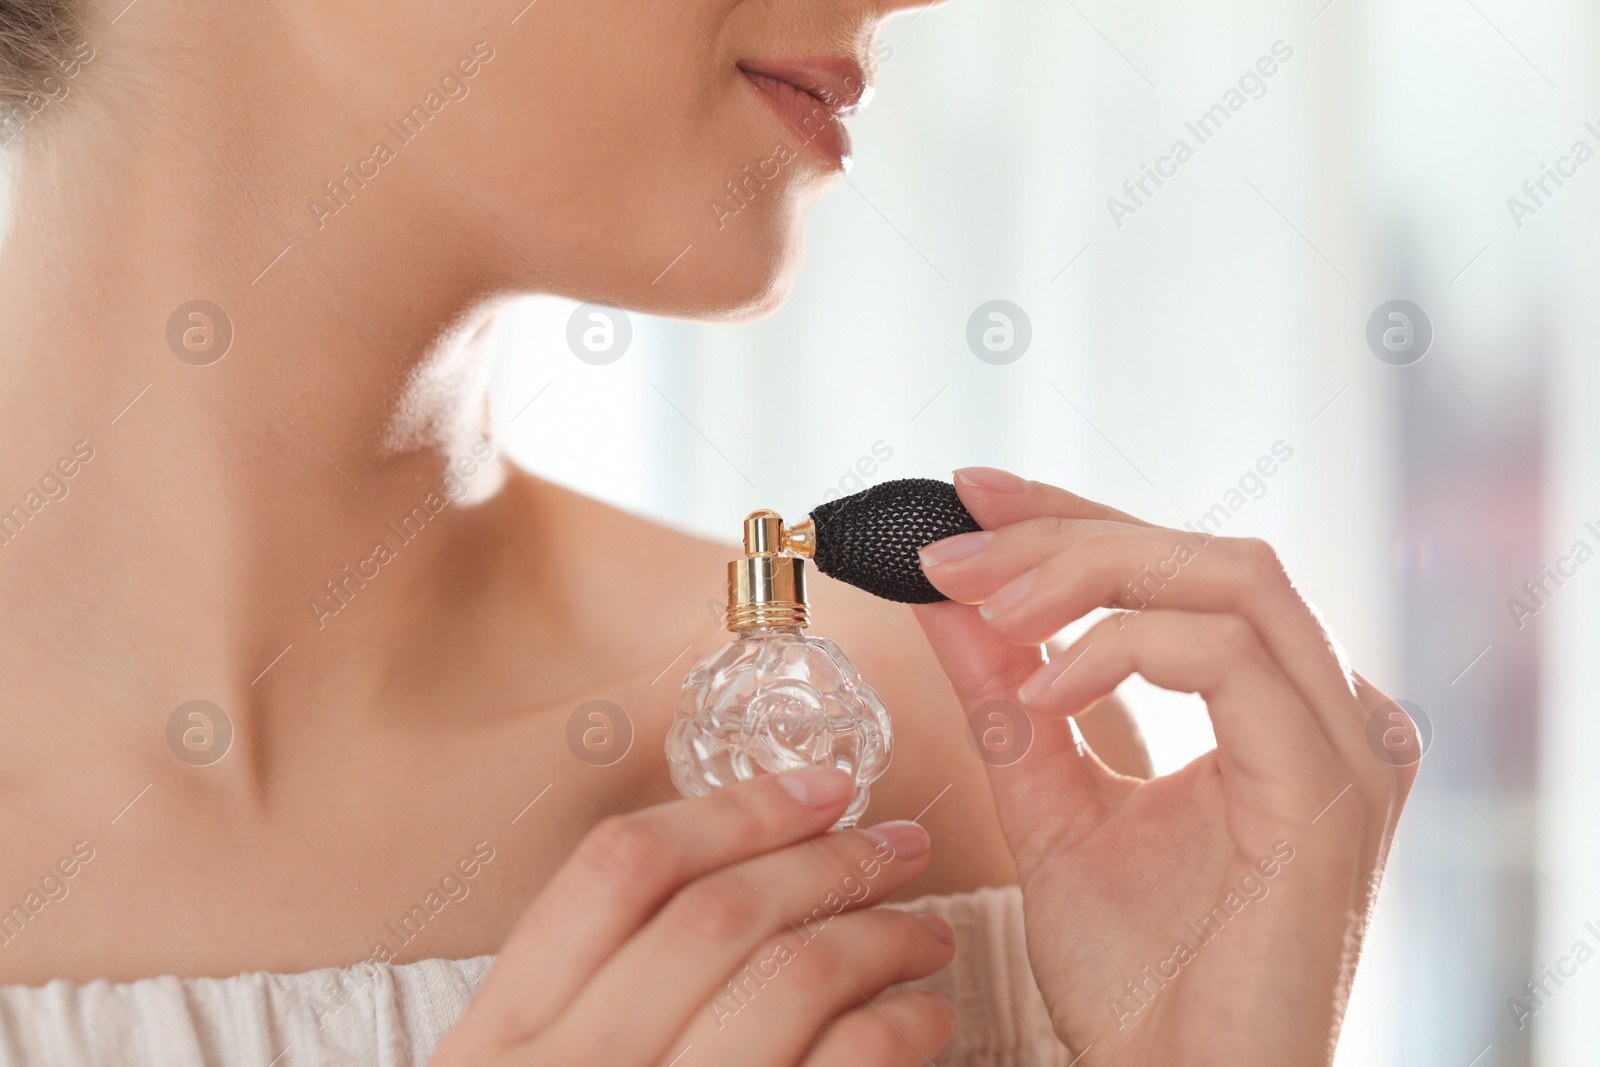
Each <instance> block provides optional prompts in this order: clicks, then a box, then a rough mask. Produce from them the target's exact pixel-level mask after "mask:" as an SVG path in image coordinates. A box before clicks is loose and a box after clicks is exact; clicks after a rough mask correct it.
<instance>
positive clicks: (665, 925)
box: [434, 769, 955, 1067]
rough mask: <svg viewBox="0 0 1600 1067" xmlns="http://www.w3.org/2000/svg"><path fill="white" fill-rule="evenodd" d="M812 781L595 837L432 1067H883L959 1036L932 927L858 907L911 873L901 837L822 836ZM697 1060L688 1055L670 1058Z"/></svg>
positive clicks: (924, 1054) (616, 823)
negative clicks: (937, 979)
mask: <svg viewBox="0 0 1600 1067" xmlns="http://www.w3.org/2000/svg"><path fill="white" fill-rule="evenodd" d="M850 789H851V783H850V779H849V777H848V776H847V775H845V774H844V773H842V772H840V771H836V770H831V769H809V770H802V771H796V772H793V773H790V774H785V775H779V776H764V777H761V778H758V779H756V780H754V781H751V782H744V783H740V784H738V785H733V786H729V787H727V788H725V789H719V790H717V791H716V792H714V793H712V794H711V795H710V796H708V797H704V798H700V799H696V800H687V801H679V802H674V803H669V804H661V805H658V806H656V807H653V808H646V809H644V810H641V811H637V812H633V813H631V814H628V815H621V816H616V817H613V818H610V819H607V820H606V821H605V822H602V823H600V824H599V825H598V826H596V827H595V828H594V829H593V830H592V831H590V833H589V834H588V835H587V836H586V837H585V838H584V839H583V841H582V842H581V843H580V844H579V846H578V848H577V849H576V850H575V851H574V852H573V855H572V856H571V858H569V859H568V860H567V862H566V863H565V864H563V865H562V867H561V869H560V870H558V871H557V872H556V874H555V875H554V877H552V878H551V880H550V882H549V884H548V885H546V886H545V888H544V889H543V890H542V891H541V892H540V893H539V895H538V896H537V897H536V898H534V901H533V903H532V904H530V905H529V906H528V910H527V911H526V912H525V913H524V914H523V916H522V919H521V920H520V921H519V922H518V923H517V926H516V928H515V929H514V930H513V931H512V932H511V936H510V937H509V938H507V940H506V943H505V946H504V947H503V948H502V950H501V954H500V958H499V960H498V961H497V962H496V964H495V966H494V969H493V970H492V971H491V972H490V973H489V976H488V978H487V979H486V980H485V981H484V984H483V988H482V989H481V990H479V992H478V995H477V997H476V999H475V1000H474V1001H473V1003H472V1005H471V1007H470V1008H469V1009H468V1011H467V1013H466V1015H465V1016H464V1017H463V1018H462V1019H461V1021H460V1023H458V1024H457V1026H456V1027H455V1029H454V1030H452V1031H451V1032H450V1033H449V1034H447V1035H446V1036H445V1039H444V1041H443V1042H442V1043H441V1044H440V1046H439V1050H438V1053H437V1054H436V1056H435V1057H434V1064H435V1067H489V1065H495V1067H498V1065H502V1064H503V1065H505V1067H513V1065H516V1067H525V1065H527V1064H529V1063H533V1064H549V1063H559V1064H562V1065H564V1067H565V1065H586V1064H594V1065H603V1067H664V1065H667V1064H677V1063H678V1062H679V1057H684V1058H683V1060H682V1064H683V1067H688V1065H690V1064H693V1065H694V1067H702V1065H705V1067H713V1065H722V1064H726V1065H733V1064H738V1065H740V1067H769V1065H770V1067H789V1065H793V1064H803V1065H805V1067H824V1065H834V1064H837V1065H839V1067H847V1065H848V1067H899V1065H901V1064H905V1065H908V1067H910V1065H915V1064H923V1063H925V1062H927V1060H928V1058H929V1057H931V1056H933V1055H934V1054H936V1053H937V1052H938V1051H939V1050H940V1049H941V1048H943V1047H944V1046H945V1044H946V1043H948V1042H949V1040H950V1039H951V1037H952V1036H954V1034H955V1015H954V1012H953V1011H952V1009H951V1007H950V1005H949V1004H948V1003H947V1002H946V1001H945V1000H944V999H943V998H942V997H939V996H937V995H935V994H932V993H924V992H900V993H895V994H892V995H890V996H888V997H885V998H880V999H877V1000H875V1001H874V1000H869V998H872V997H876V996H877V995H878V994H879V993H881V992H882V991H883V990H885V989H887V988H888V987H889V986H892V985H896V984H898V983H900V982H907V981H912V980H914V979H917V978H922V977H925V976H927V975H929V974H931V973H933V972H934V971H937V970H939V969H940V968H942V967H944V966H945V965H946V964H948V963H949V962H950V960H951V958H952V957H953V955H954V954H955V948H954V945H953V937H952V934H951V930H950V927H949V925H948V924H946V923H945V922H944V921H943V920H942V919H939V918H936V917H934V916H918V915H913V914H909V913H906V912H900V911H891V910H886V909H876V908H868V907H867V905H869V904H873V903H877V902H879V901H882V900H883V899H885V898H887V897H888V896H889V895H890V894H891V893H893V892H894V891H895V890H897V889H899V888H900V887H901V886H903V885H905V884H906V883H908V882H910V881H911V880H912V879H913V878H915V877H916V876H917V875H918V874H920V873H922V871H923V869H924V868H925V867H926V866H927V863H928V838H927V834H926V833H925V832H924V831H923V829H922V828H921V827H920V826H917V825H916V824H914V823H885V824H883V825H881V826H877V827H874V828H872V829H869V830H865V831H859V830H852V831H846V832H843V833H832V834H831V833H826V832H825V831H826V830H827V829H828V827H830V826H832V825H833V823H834V822H835V821H836V820H837V819H838V818H839V816H840V815H841V814H842V813H843V812H844V809H845V806H846V804H847V803H848V801H849V798H850ZM688 1049H693V1052H692V1054H691V1055H689V1056H687V1057H685V1052H686V1050H688Z"/></svg>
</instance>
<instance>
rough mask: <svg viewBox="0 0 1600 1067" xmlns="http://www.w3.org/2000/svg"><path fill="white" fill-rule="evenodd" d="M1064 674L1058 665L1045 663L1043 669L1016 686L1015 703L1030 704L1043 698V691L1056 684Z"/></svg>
mask: <svg viewBox="0 0 1600 1067" xmlns="http://www.w3.org/2000/svg"><path fill="white" fill-rule="evenodd" d="M1065 673H1066V671H1065V670H1064V669H1062V668H1061V667H1059V665H1057V664H1054V663H1046V664H1045V665H1044V666H1043V667H1040V668H1039V669H1038V670H1036V671H1034V672H1033V673H1032V674H1030V675H1028V678H1027V680H1026V681H1024V682H1023V683H1022V684H1021V685H1019V686H1017V703H1019V704H1032V703H1033V702H1034V701H1036V700H1038V699H1039V698H1040V697H1042V696H1044V694H1045V691H1046V690H1047V689H1049V688H1050V687H1051V686H1052V685H1054V684H1055V683H1056V679H1057V678H1059V677H1061V675H1063V674H1065Z"/></svg>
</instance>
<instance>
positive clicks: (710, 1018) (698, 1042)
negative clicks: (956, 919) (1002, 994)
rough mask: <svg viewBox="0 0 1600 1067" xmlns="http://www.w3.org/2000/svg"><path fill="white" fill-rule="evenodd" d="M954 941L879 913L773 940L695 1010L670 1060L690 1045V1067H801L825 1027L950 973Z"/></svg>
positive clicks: (928, 919)
mask: <svg viewBox="0 0 1600 1067" xmlns="http://www.w3.org/2000/svg"><path fill="white" fill-rule="evenodd" d="M954 941H955V935H954V933H953V932H952V931H951V929H950V925H949V924H948V923H946V922H945V921H944V920H943V919H941V918H939V917H937V916H933V915H928V916H921V917H919V916H918V915H916V914H913V913H909V912H902V911H894V910H890V909H887V908H885V909H875V910H871V911H859V912H853V913H850V914H846V915H841V916H839V917H838V918H836V919H834V920H833V921H832V922H831V923H829V924H828V925H826V926H823V927H821V928H818V929H807V928H802V929H800V930H798V931H796V932H792V933H786V934H784V935H782V936H781V937H777V938H773V939H771V940H770V941H768V942H767V943H765V944H763V945H762V946H761V950H760V951H759V952H757V953H755V954H753V955H752V956H751V957H750V959H749V961H748V964H747V966H746V967H745V968H744V969H742V970H740V971H738V972H737V973H735V974H733V975H732V978H731V980H730V981H728V982H727V983H726V984H725V985H724V986H722V987H721V988H720V989H719V990H718V993H717V996H716V998H715V999H712V1000H710V1001H709V1003H704V1005H703V1006H702V1007H700V1008H699V1010H698V1011H697V1013H696V1014H695V1016H694V1019H693V1021H692V1022H691V1023H690V1025H689V1027H688V1028H687V1029H686V1030H685V1031H683V1032H682V1036H681V1038H680V1039H679V1040H676V1041H673V1042H672V1043H671V1045H672V1051H673V1052H676V1051H677V1050H678V1049H680V1048H682V1047H683V1046H684V1045H692V1046H694V1047H695V1049H696V1052H697V1053H698V1052H699V1051H700V1050H706V1051H707V1053H708V1055H707V1056H706V1057H705V1058H704V1059H700V1058H699V1057H698V1056H697V1062H706V1061H707V1060H709V1061H710V1063H711V1064H713V1065H718V1067H720V1065H726V1067H735V1065H737V1067H764V1065H767V1064H772V1065H778V1064H782V1065H785V1067H786V1065H788V1064H792V1063H796V1062H800V1061H801V1060H802V1059H803V1057H804V1056H805V1055H806V1051H807V1049H809V1048H811V1046H812V1045H813V1043H814V1042H816V1041H817V1035H818V1034H819V1033H821V1032H824V1031H826V1030H827V1029H828V1028H829V1026H830V1023H831V1022H832V1021H833V1020H835V1019H837V1018H839V1017H840V1016H843V1015H848V1014H850V1013H853V1012H854V1011H855V1009H857V1008H864V1007H867V1006H868V1005H867V1004H866V1003H864V1002H865V1001H868V1000H870V998H872V997H874V996H877V995H878V994H879V993H881V992H883V991H884V990H885V989H887V988H889V987H890V986H893V985H898V984H899V983H901V982H910V981H915V980H916V979H918V978H925V977H927V976H928V975H930V974H932V973H933V972H935V971H937V970H939V969H941V968H942V967H944V966H946V965H947V964H949V962H950V960H951V959H953V958H954V956H955V944H954ZM868 1062H871V1061H868Z"/></svg>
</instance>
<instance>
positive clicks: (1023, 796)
mask: <svg viewBox="0 0 1600 1067" xmlns="http://www.w3.org/2000/svg"><path fill="white" fill-rule="evenodd" d="M913 611H914V613H915V614H916V616H917V621H918V622H919V623H921V624H922V629H923V632H924V633H926V634H927V636H928V642H929V644H931V645H932V646H933V650H934V652H935V653H936V654H937V655H938V657H939V662H940V664H942V665H943V667H944V669H945V674H946V676H947V677H948V678H949V679H950V684H951V686H952V687H953V688H954V689H955V692H956V696H957V698H958V699H959V700H960V701H961V708H962V712H963V714H964V715H965V716H966V717H967V722H968V724H969V725H968V726H967V729H968V731H969V735H970V733H971V732H973V724H974V723H975V722H976V724H977V725H978V726H979V727H980V728H981V726H982V724H983V719H984V716H985V709H989V708H999V709H1000V710H1001V712H1002V713H1008V714H1011V715H1018V714H1020V715H1021V716H1023V719H1022V720H1021V723H1019V725H1024V726H1025V728H1026V729H1028V730H1029V731H1030V732H1031V741H1029V742H1028V745H1029V747H1028V749H1027V753H1026V755H1024V756H1023V757H1022V758H1021V759H1020V760H1018V761H1016V762H1015V763H1011V762H1004V763H1002V762H996V761H990V760H985V761H984V762H985V763H986V765H987V770H988V776H989V785H990V788H991V789H992V790H993V792H994V798H995V805H996V808H997V809H998V811H999V814H1000V825H1001V827H1002V829H1003V830H1004V831H1005V833H1006V841H1007V843H1008V844H1009V845H1010V846H1011V849H1012V851H1013V852H1015V851H1016V850H1017V848H1018V847H1019V846H1020V844H1021V841H1020V839H1019V838H1018V837H1016V836H1014V835H1017V834H1023V833H1026V832H1027V829H1028V828H1029V827H1035V826H1040V825H1046V824H1048V822H1049V821H1050V819H1051V818H1052V815H1051V813H1052V812H1053V811H1054V810H1055V809H1056V807H1058V806H1059V804H1060V797H1059V796H1058V795H1057V793H1056V792H1055V790H1056V789H1057V788H1060V789H1063V790H1064V791H1066V792H1067V793H1068V794H1070V795H1071V796H1072V798H1073V802H1074V803H1076V804H1080V805H1086V806H1097V805H1098V802H1099V798H1100V797H1101V796H1102V794H1103V791H1104V790H1105V789H1106V788H1107V787H1108V786H1110V785H1112V784H1113V782H1114V780H1115V776H1114V775H1113V774H1112V773H1111V772H1110V770H1109V769H1107V768H1106V767H1105V766H1104V765H1103V764H1101V763H1100V761H1099V760H1098V759H1096V757H1095V755H1094V753H1093V752H1091V751H1089V750H1088V749H1087V748H1086V747H1084V746H1082V745H1079V744H1078V741H1077V738H1076V737H1074V736H1073V732H1072V724H1071V723H1070V722H1068V721H1067V720H1066V719H1064V718H1061V717H1058V716H1040V715H1031V714H1028V713H1027V711H1026V710H1025V709H1023V708H1022V707H1021V705H1019V704H1017V703H1016V696H1017V686H1019V685H1021V684H1022V682H1023V681H1024V680H1025V679H1027V678H1028V676H1029V675H1031V674H1032V673H1033V672H1034V671H1036V670H1038V669H1039V666H1040V663H1041V662H1042V657H1041V650H1040V649H1039V648H1038V647H1033V648H1025V647H1022V646H1019V645H1014V644H1011V643H1009V642H1007V641H1005V640H1003V639H1002V638H1000V637H999V636H998V635H996V634H995V633H994V632H993V631H992V630H990V629H989V627H988V626H986V625H985V624H984V622H983V620H982V619H981V618H979V616H978V611H977V609H976V608H973V607H969V606H967V605H966V604H955V603H950V602H945V603H941V604H922V605H917V606H916V607H915V608H913ZM1013 709H1015V710H1013ZM970 739H971V738H970V736H969V740H970ZM980 751H982V750H981V749H980Z"/></svg>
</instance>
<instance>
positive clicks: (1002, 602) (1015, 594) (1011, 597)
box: [978, 567, 1039, 619]
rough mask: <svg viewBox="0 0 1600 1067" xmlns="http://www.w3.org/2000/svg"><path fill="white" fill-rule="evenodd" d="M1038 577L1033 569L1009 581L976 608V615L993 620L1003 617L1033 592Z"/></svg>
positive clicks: (1036, 569) (1037, 572)
mask: <svg viewBox="0 0 1600 1067" xmlns="http://www.w3.org/2000/svg"><path fill="white" fill-rule="evenodd" d="M1038 576H1039V569H1038V568H1037V567H1035V568H1034V569H1033V570H1031V571H1029V572H1028V573H1026V574H1023V575H1020V576H1018V577H1016V578H1013V579H1011V580H1010V581H1009V582H1007V583H1006V584H1005V585H1002V586H1001V587H1000V588H999V589H997V590H996V591H995V594H994V596H992V597H990V598H989V599H988V600H985V601H984V602H983V604H982V605H980V606H979V608H978V614H979V615H982V616H983V617H984V618H985V619H993V618H995V617H996V616H998V615H1003V614H1005V613H1006V612H1008V611H1010V610H1011V609H1012V608H1014V607H1016V606H1017V605H1018V604H1020V603H1022V602H1023V601H1024V600H1026V599H1027V598H1028V594H1029V593H1031V592H1033V583H1034V581H1035V580H1036V579H1037V578H1038Z"/></svg>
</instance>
